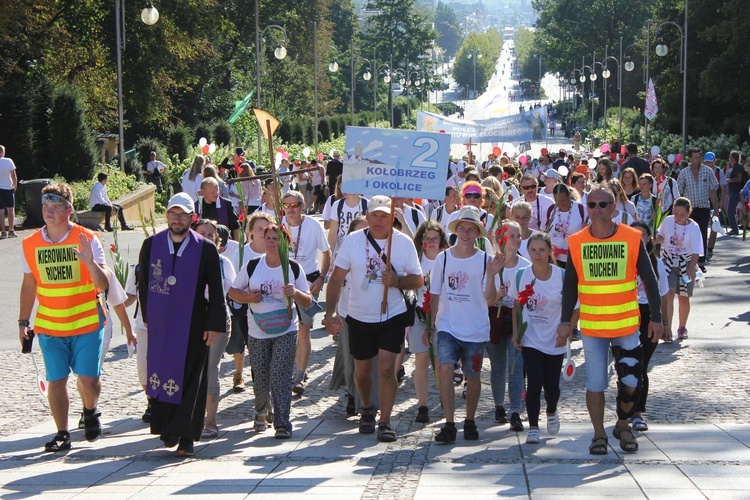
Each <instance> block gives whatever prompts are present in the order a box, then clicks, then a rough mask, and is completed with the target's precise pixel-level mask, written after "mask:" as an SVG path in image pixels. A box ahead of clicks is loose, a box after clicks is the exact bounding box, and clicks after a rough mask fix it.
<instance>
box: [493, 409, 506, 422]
mask: <svg viewBox="0 0 750 500" xmlns="http://www.w3.org/2000/svg"><path fill="white" fill-rule="evenodd" d="M495 423H496V424H507V423H508V415H507V414H506V413H505V408H503V407H502V406H495Z"/></svg>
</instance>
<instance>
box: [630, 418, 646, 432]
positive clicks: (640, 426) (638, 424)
mask: <svg viewBox="0 0 750 500" xmlns="http://www.w3.org/2000/svg"><path fill="white" fill-rule="evenodd" d="M633 429H635V430H637V431H647V430H648V423H647V422H646V419H645V418H643V417H633Z"/></svg>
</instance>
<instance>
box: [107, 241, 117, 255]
mask: <svg viewBox="0 0 750 500" xmlns="http://www.w3.org/2000/svg"><path fill="white" fill-rule="evenodd" d="M109 250H110V251H111V252H112V253H117V247H116V246H115V244H114V243H110V244H109Z"/></svg>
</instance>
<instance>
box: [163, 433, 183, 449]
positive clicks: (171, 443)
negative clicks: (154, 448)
mask: <svg viewBox="0 0 750 500" xmlns="http://www.w3.org/2000/svg"><path fill="white" fill-rule="evenodd" d="M161 440H162V442H163V443H164V447H165V448H174V447H175V446H177V443H179V442H180V436H162V437H161Z"/></svg>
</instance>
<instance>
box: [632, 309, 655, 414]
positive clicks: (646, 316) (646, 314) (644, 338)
mask: <svg viewBox="0 0 750 500" xmlns="http://www.w3.org/2000/svg"><path fill="white" fill-rule="evenodd" d="M638 308H639V309H640V310H641V328H640V332H641V334H640V339H641V345H642V346H643V359H642V360H641V367H642V368H641V370H642V372H641V373H643V377H642V379H643V382H642V383H643V385H642V386H641V394H640V396H639V397H638V401H636V403H635V411H637V412H641V413H642V412H644V411H646V398H647V397H648V364H649V362H650V361H651V356H653V355H654V351H656V346H657V345H659V344H658V343H657V342H651V339H650V338H648V324H649V322H650V321H651V311H650V310H649V308H648V304H638Z"/></svg>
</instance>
